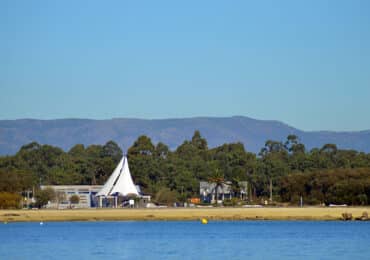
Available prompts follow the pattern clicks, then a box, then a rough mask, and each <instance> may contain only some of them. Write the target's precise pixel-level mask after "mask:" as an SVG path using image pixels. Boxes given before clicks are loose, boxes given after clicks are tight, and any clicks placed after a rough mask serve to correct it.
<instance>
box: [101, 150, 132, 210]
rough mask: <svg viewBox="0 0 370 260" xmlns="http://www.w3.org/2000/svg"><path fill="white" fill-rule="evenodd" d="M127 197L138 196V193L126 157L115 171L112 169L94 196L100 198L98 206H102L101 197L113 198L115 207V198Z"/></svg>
mask: <svg viewBox="0 0 370 260" xmlns="http://www.w3.org/2000/svg"><path fill="white" fill-rule="evenodd" d="M128 195H135V196H139V192H138V191H137V189H136V186H135V184H134V182H133V181H132V177H131V173H130V169H129V167H128V161H127V157H126V156H123V157H122V159H121V160H120V162H119V163H118V165H117V167H116V169H114V171H113V173H112V174H111V176H110V177H109V178H108V180H107V182H106V183H105V184H104V186H103V187H102V188H101V190H100V191H99V192H98V193H97V194H96V196H98V197H100V206H102V198H103V197H112V196H114V197H115V204H116V206H117V197H118V196H123V197H125V196H128Z"/></svg>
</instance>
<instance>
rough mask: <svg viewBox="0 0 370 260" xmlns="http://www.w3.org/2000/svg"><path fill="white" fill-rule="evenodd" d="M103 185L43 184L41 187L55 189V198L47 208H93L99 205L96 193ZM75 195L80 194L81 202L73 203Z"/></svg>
mask: <svg viewBox="0 0 370 260" xmlns="http://www.w3.org/2000/svg"><path fill="white" fill-rule="evenodd" d="M102 187H103V186H102V185H49V186H41V189H46V188H51V189H53V190H54V191H55V199H53V201H50V202H49V203H48V204H47V205H46V207H47V208H58V209H64V208H71V207H74V208H92V207H97V206H98V199H97V198H96V194H97V193H98V192H99V190H101V188H102ZM73 195H76V196H78V198H79V202H78V203H75V204H72V203H71V202H70V199H71V197H72V196H73Z"/></svg>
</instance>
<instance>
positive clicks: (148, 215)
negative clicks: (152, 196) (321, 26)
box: [0, 207, 370, 223]
mask: <svg viewBox="0 0 370 260" xmlns="http://www.w3.org/2000/svg"><path fill="white" fill-rule="evenodd" d="M363 212H368V213H370V207H345V208H344V207H343V208H342V207H338V208H327V207H303V208H298V207H297V208H290V207H289V208H285V207H284V208H268V207H266V208H159V209H158V208H156V209H105V208H104V209H100V208H98V209H96V208H94V209H65V210H53V209H41V210H23V209H20V210H0V221H1V222H2V223H10V222H44V221H52V222H56V221H192V220H193V221H194V220H200V219H202V218H206V219H208V220H211V221H215V220H230V221H252V220H287V221H299V220H310V221H332V220H343V217H342V214H343V213H350V214H352V216H353V219H355V218H357V217H361V215H362V214H363Z"/></svg>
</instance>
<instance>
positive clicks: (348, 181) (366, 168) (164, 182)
mask: <svg viewBox="0 0 370 260" xmlns="http://www.w3.org/2000/svg"><path fill="white" fill-rule="evenodd" d="M121 156H122V151H121V149H120V148H119V146H118V145H117V144H116V143H114V142H113V141H109V142H107V143H106V144H105V145H91V146H88V147H84V146H83V145H81V144H77V145H75V146H74V147H73V148H71V149H70V150H69V151H68V152H64V151H63V150H62V149H60V148H57V147H53V146H49V145H40V144H38V143H30V144H27V145H25V146H23V147H22V148H21V149H20V150H19V151H18V152H17V153H16V154H15V155H14V156H5V157H0V192H6V194H9V193H20V192H22V191H25V190H30V189H31V190H32V189H35V188H37V187H38V186H39V185H40V183H41V184H43V185H48V184H51V185H57V184H103V183H104V182H105V181H106V180H107V178H108V177H109V175H110V174H111V173H112V171H113V169H114V167H115V166H116V164H117V163H118V161H119V160H120V158H121ZM128 158H129V163H130V169H131V172H132V176H133V178H134V181H135V183H136V184H139V185H140V186H141V187H142V190H143V191H144V192H145V193H147V194H151V195H153V196H154V198H157V200H158V201H164V202H168V200H171V198H172V200H178V201H185V200H186V199H187V198H189V197H193V196H198V193H199V181H201V180H206V181H210V180H212V181H214V180H218V181H220V182H221V181H223V180H228V181H231V182H232V183H233V189H232V190H233V191H234V192H235V193H237V192H238V187H237V183H238V181H248V182H249V183H250V185H249V195H250V196H249V197H250V200H252V201H254V203H255V202H260V201H261V200H264V199H266V198H268V197H269V186H270V183H272V187H273V199H274V201H278V202H289V203H298V201H299V199H300V197H301V196H303V198H304V201H305V203H309V204H320V203H326V204H329V203H339V204H342V203H346V204H350V205H363V204H368V203H370V154H365V153H362V152H357V151H354V150H340V149H338V148H337V147H336V145H335V144H326V145H324V146H323V147H321V148H315V149H312V150H310V151H307V150H306V149H305V146H304V144H302V143H300V142H299V139H298V137H297V136H294V135H290V136H288V137H287V139H286V140H285V141H272V140H269V141H267V142H266V144H265V146H264V147H263V148H262V149H261V151H260V153H259V154H258V155H256V154H254V153H250V152H247V151H246V150H245V148H244V145H243V144H242V143H231V144H224V145H222V146H219V147H216V148H212V149H209V148H208V145H207V140H205V139H204V138H203V137H202V136H201V135H200V133H199V132H198V131H196V132H195V133H194V135H193V137H192V139H191V140H187V141H185V142H184V143H183V144H181V145H180V146H179V147H177V149H176V150H175V151H171V150H169V148H168V146H167V145H165V144H163V143H158V144H156V145H155V144H153V143H152V142H151V140H150V138H149V137H147V136H140V137H139V138H138V139H137V140H136V141H135V142H134V144H133V145H132V146H131V147H130V148H129V149H128ZM234 184H235V185H234Z"/></svg>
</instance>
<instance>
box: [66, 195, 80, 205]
mask: <svg viewBox="0 0 370 260" xmlns="http://www.w3.org/2000/svg"><path fill="white" fill-rule="evenodd" d="M69 201H70V202H71V204H78V203H79V202H80V197H78V195H76V194H75V195H72V196H71V197H70V198H69Z"/></svg>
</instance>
